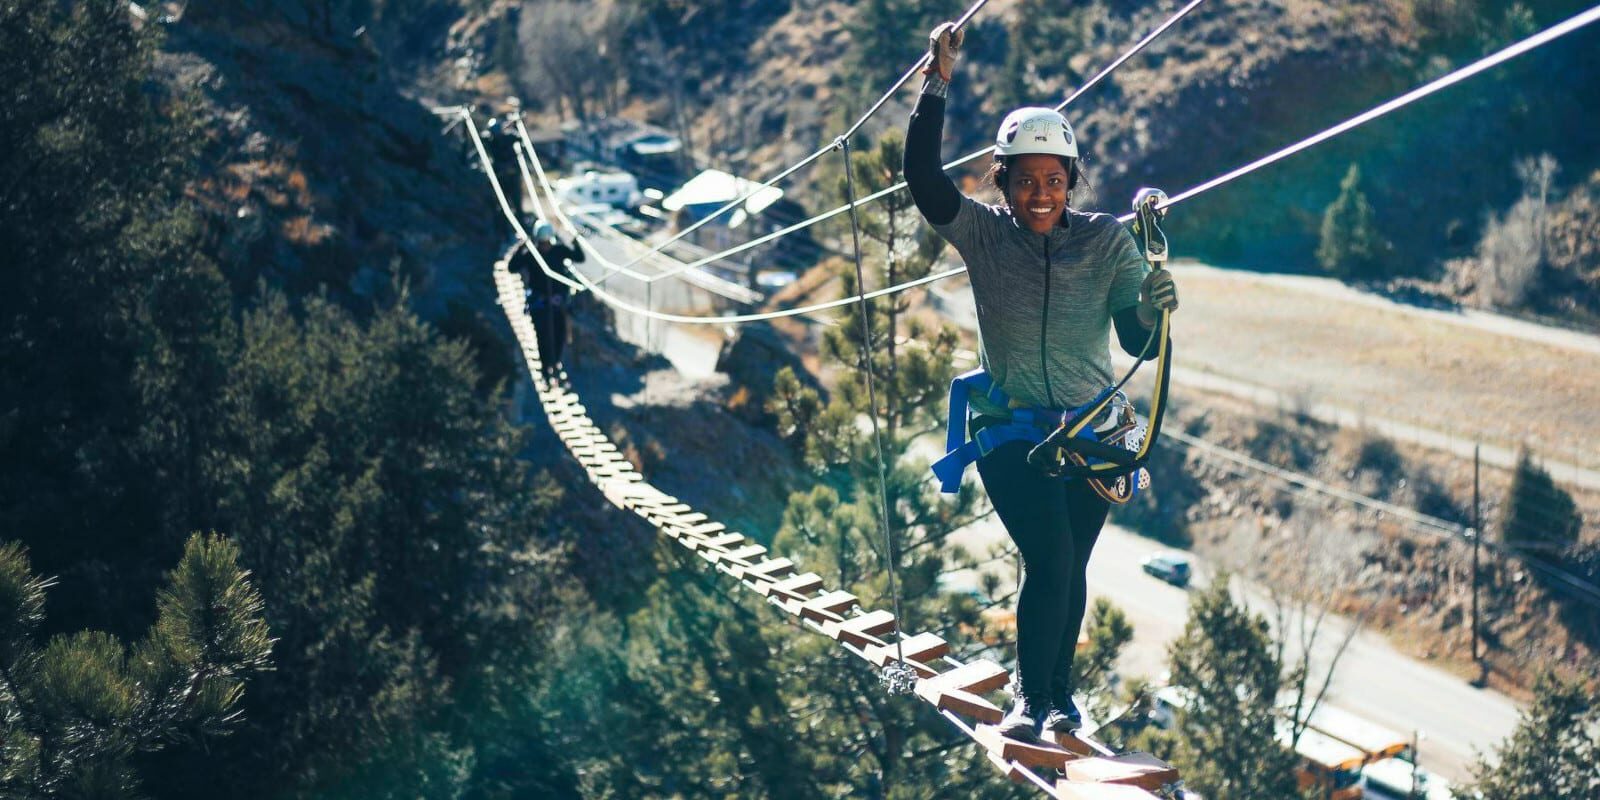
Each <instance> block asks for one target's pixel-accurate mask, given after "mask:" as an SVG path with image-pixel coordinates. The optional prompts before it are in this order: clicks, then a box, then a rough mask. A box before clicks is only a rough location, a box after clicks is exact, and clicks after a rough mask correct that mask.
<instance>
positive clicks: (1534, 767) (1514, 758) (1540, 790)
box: [1467, 674, 1600, 800]
mask: <svg viewBox="0 0 1600 800" xmlns="http://www.w3.org/2000/svg"><path fill="white" fill-rule="evenodd" d="M1596 764H1600V703H1596V702H1595V698H1594V693H1593V692H1592V691H1589V690H1587V689H1585V688H1584V686H1583V685H1582V684H1579V683H1576V682H1568V681H1564V680H1562V679H1560V678H1558V677H1556V676H1554V675H1551V674H1545V675H1543V676H1541V677H1540V678H1539V680H1538V682H1537V683H1536V684H1535V685H1534V689H1533V704H1532V705H1530V706H1529V707H1528V708H1527V709H1526V710H1524V711H1523V712H1522V719H1521V720H1520V721H1519V722H1518V723H1517V729H1516V730H1515V731H1512V733H1511V737H1510V738H1509V739H1507V740H1506V741H1505V744H1503V745H1502V746H1501V748H1500V752H1499V758H1498V760H1497V761H1496V762H1495V763H1493V764H1491V763H1490V762H1489V760H1488V759H1480V760H1479V761H1478V762H1477V764H1476V765H1474V767H1473V770H1472V771H1473V777H1474V778H1475V779H1476V781H1477V783H1476V785H1475V786H1472V787H1471V789H1473V790H1476V791H1477V792H1479V793H1481V794H1477V795H1471V794H1469V795H1467V796H1476V797H1482V798H1483V800H1535V798H1537V799H1538V800H1579V798H1589V797H1600V770H1596V768H1595V765H1596Z"/></svg>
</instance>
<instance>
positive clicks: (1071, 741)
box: [1046, 733, 1106, 756]
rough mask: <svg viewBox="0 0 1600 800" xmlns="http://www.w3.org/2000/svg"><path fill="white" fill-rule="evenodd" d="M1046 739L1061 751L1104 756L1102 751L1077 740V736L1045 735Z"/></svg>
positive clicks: (1067, 734)
mask: <svg viewBox="0 0 1600 800" xmlns="http://www.w3.org/2000/svg"><path fill="white" fill-rule="evenodd" d="M1046 737H1047V738H1049V739H1051V740H1053V741H1054V742H1055V743H1056V745H1057V746H1059V747H1061V748H1062V749H1063V750H1066V751H1067V752H1069V753H1074V754H1076V755H1080V756H1101V755H1105V754H1106V753H1105V751H1104V750H1101V749H1099V748H1096V747H1095V746H1094V745H1092V744H1089V743H1088V742H1086V741H1084V740H1083V739H1080V738H1078V736H1077V734H1072V733H1046Z"/></svg>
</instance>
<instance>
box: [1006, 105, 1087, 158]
mask: <svg viewBox="0 0 1600 800" xmlns="http://www.w3.org/2000/svg"><path fill="white" fill-rule="evenodd" d="M1030 153H1040V154H1044V155H1051V156H1065V157H1067V158H1077V157H1078V137H1076V136H1073V135H1072V126H1071V125H1068V124H1067V118H1066V117H1063V116H1061V112H1059V111H1056V110H1055V109H1053V108H1045V107H1043V106H1028V107H1026V108H1019V109H1017V110H1016V111H1013V112H1011V113H1010V114H1007V115H1006V118H1005V120H1004V121H1003V122H1001V123H1000V131H999V133H996V134H995V137H994V154H995V156H996V157H1006V156H1020V155H1027V154H1030Z"/></svg>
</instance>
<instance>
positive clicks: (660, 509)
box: [652, 503, 694, 517]
mask: <svg viewBox="0 0 1600 800" xmlns="http://www.w3.org/2000/svg"><path fill="white" fill-rule="evenodd" d="M652 511H653V513H656V514H661V515H663V516H674V517H675V516H677V515H679V514H687V513H689V512H692V511H694V509H693V508H691V507H690V506H688V505H685V504H683V503H671V504H669V505H664V506H656V507H655V508H654V509H653V510H652Z"/></svg>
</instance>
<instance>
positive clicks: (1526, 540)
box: [1500, 450, 1583, 558]
mask: <svg viewBox="0 0 1600 800" xmlns="http://www.w3.org/2000/svg"><path fill="white" fill-rule="evenodd" d="M1582 527H1583V514H1582V513H1581V512H1580V511H1579V510H1578V506H1577V503H1575V502H1573V500H1572V495H1570V494H1567V493H1566V492H1565V491H1563V490H1562V489H1561V487H1559V486H1557V485H1556V483H1555V481H1554V480H1552V479H1551V478H1550V473H1548V472H1545V471H1544V469H1542V468H1540V467H1539V465H1538V464H1535V463H1534V462H1533V457H1532V455H1530V454H1529V453H1528V451H1527V450H1523V451H1522V453H1521V454H1520V455H1519V456H1518V457H1517V469H1516V472H1514V473H1513V474H1512V476H1511V489H1510V491H1509V492H1508V493H1507V497H1506V504H1505V509H1504V511H1503V512H1502V516H1501V519H1500V531H1501V534H1500V535H1501V537H1502V538H1503V539H1504V541H1505V543H1506V544H1508V545H1510V546H1512V547H1514V548H1516V549H1517V550H1518V551H1520V552H1523V553H1527V554H1529V555H1533V556H1537V557H1544V558H1558V557H1560V556H1561V555H1562V554H1563V553H1564V552H1565V551H1566V550H1567V548H1569V547H1571V546H1572V545H1573V544H1575V543H1576V542H1577V541H1578V532H1579V531H1580V530H1581V528H1582Z"/></svg>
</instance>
